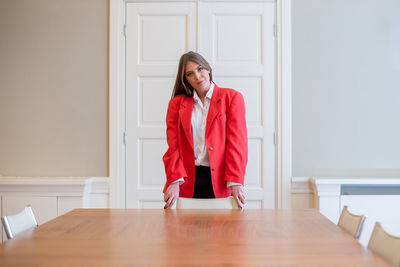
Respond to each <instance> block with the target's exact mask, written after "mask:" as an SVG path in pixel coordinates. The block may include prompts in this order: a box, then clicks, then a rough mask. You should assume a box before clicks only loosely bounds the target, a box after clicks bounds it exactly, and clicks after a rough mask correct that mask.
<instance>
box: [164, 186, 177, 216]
mask: <svg viewBox="0 0 400 267" xmlns="http://www.w3.org/2000/svg"><path fill="white" fill-rule="evenodd" d="M178 197H179V182H177V183H172V184H170V185H169V186H168V188H167V190H166V191H165V194H164V201H165V206H164V209H169V208H171V207H172V206H173V205H174V203H175V201H176V200H177V199H178Z"/></svg>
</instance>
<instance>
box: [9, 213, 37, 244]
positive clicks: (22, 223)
mask: <svg viewBox="0 0 400 267" xmlns="http://www.w3.org/2000/svg"><path fill="white" fill-rule="evenodd" d="M1 221H2V223H3V226H4V230H5V232H6V235H7V238H8V239H13V238H14V237H15V236H16V235H18V234H19V233H21V232H23V231H25V230H28V229H30V228H33V227H37V226H38V224H37V222H36V219H35V215H34V214H33V211H32V208H31V206H30V205H28V206H26V207H25V209H24V210H23V211H22V212H20V213H18V214H15V215H8V216H3V217H1Z"/></svg>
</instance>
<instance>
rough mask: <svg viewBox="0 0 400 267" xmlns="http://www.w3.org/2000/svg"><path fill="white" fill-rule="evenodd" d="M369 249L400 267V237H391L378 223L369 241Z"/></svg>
mask: <svg viewBox="0 0 400 267" xmlns="http://www.w3.org/2000/svg"><path fill="white" fill-rule="evenodd" d="M368 248H369V249H370V250H372V252H374V253H375V254H377V255H378V256H380V257H381V258H382V259H384V260H386V261H387V262H389V263H390V264H392V265H393V266H396V267H400V237H397V236H393V235H390V234H388V233H386V232H385V230H383V228H382V226H381V224H380V223H379V222H377V223H376V224H375V227H374V230H373V231H372V235H371V238H370V239H369V243H368Z"/></svg>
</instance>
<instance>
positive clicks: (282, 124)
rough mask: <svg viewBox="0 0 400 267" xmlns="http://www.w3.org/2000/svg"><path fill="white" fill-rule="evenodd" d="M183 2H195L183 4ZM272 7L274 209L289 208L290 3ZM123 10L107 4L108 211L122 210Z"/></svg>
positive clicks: (119, 4) (118, 2) (119, 3)
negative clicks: (274, 45) (273, 22)
mask: <svg viewBox="0 0 400 267" xmlns="http://www.w3.org/2000/svg"><path fill="white" fill-rule="evenodd" d="M141 1H144V0H141ZM174 1H175V2H176V1H177V0H174ZM197 1H201V0H197ZM231 1H232V0H231ZM132 2H134V1H132ZM153 2H154V1H153ZM157 2H165V1H164V0H159V1H157ZM184 2H196V1H187V0H186V1H184ZM254 2H263V0H255V1H254ZM267 2H270V1H267ZM275 4H276V11H275V12H276V49H277V53H276V77H275V78H276V139H277V140H276V153H275V157H276V158H275V167H276V177H275V179H276V183H275V184H276V188H275V196H276V201H275V203H276V208H290V207H291V178H292V53H291V52H292V51H291V49H292V41H291V0H276V2H275ZM125 6H126V1H125V0H109V51H108V57H109V66H108V68H109V69H108V73H109V74H108V75H109V77H108V81H109V93H108V99H109V102H108V105H109V106H108V122H109V123H108V127H109V132H108V134H109V141H108V145H109V150H108V151H109V152H108V158H109V159H108V164H109V166H108V176H109V178H110V194H109V198H110V199H109V200H110V201H109V203H110V207H111V208H126V181H125V180H126V172H125V164H126V162H125V160H126V158H125V140H126V136H125V34H124V32H125V26H124V25H125Z"/></svg>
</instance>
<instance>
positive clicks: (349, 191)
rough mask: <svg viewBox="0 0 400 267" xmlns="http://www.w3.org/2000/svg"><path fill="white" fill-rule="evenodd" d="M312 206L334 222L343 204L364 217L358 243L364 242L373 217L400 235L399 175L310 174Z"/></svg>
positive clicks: (372, 224)
mask: <svg viewBox="0 0 400 267" xmlns="http://www.w3.org/2000/svg"><path fill="white" fill-rule="evenodd" d="M310 181H311V184H312V190H313V194H314V199H315V200H316V201H315V207H316V208H318V209H319V211H320V212H321V213H322V214H323V215H325V216H326V217H327V218H328V219H330V220H331V221H332V222H334V223H337V221H338V219H339V216H340V213H341V210H342V209H343V206H345V205H347V206H348V207H349V210H350V212H352V213H354V214H364V215H366V216H367V219H366V221H365V224H364V228H363V232H362V233H361V237H360V243H361V244H363V245H367V244H368V241H369V238H370V236H371V232H372V229H373V227H374V225H375V222H376V221H379V222H381V224H382V226H383V228H384V229H385V230H386V231H387V232H389V233H390V234H393V235H397V236H400V213H399V207H400V178H350V177H343V178H322V177H315V178H310Z"/></svg>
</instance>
